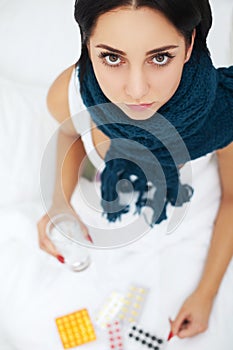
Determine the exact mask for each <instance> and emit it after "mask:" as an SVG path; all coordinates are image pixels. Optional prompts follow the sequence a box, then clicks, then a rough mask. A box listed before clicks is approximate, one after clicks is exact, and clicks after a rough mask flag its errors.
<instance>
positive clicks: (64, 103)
mask: <svg viewBox="0 0 233 350" xmlns="http://www.w3.org/2000/svg"><path fill="white" fill-rule="evenodd" d="M74 68H75V65H72V66H70V67H69V68H67V69H66V70H64V71H63V72H62V73H61V74H60V75H59V76H58V77H57V78H56V79H55V81H54V82H53V84H52V85H51V87H50V88H49V91H48V94H47V106H48V109H49V112H50V113H51V115H52V116H53V117H54V118H55V119H56V120H57V121H58V122H59V123H63V122H64V121H65V120H66V123H65V124H66V125H67V130H64V131H65V132H67V133H69V134H75V133H76V134H77V132H76V131H75V129H74V127H73V123H72V122H71V118H70V109H69V100H68V89H69V82H70V78H71V75H72V72H73V70H74ZM65 129H66V128H65Z"/></svg>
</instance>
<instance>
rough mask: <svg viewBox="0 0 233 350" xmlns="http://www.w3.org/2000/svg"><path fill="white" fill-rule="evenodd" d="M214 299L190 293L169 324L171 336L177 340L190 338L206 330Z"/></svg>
mask: <svg viewBox="0 0 233 350" xmlns="http://www.w3.org/2000/svg"><path fill="white" fill-rule="evenodd" d="M213 301H214V299H213V298H212V297H209V296H206V295H203V294H202V293H201V292H198V291H195V292H194V293H192V294H191V295H190V296H189V297H188V298H187V299H186V300H185V302H184V304H183V305H182V307H181V309H180V311H179V313H178V315H177V316H176V319H175V320H174V321H170V322H171V331H172V333H173V335H176V336H178V337H179V338H186V337H192V336H194V335H197V334H199V333H203V332H205V331H206V330H207V328H208V322H209V317H210V313H211V310H212V306H213Z"/></svg>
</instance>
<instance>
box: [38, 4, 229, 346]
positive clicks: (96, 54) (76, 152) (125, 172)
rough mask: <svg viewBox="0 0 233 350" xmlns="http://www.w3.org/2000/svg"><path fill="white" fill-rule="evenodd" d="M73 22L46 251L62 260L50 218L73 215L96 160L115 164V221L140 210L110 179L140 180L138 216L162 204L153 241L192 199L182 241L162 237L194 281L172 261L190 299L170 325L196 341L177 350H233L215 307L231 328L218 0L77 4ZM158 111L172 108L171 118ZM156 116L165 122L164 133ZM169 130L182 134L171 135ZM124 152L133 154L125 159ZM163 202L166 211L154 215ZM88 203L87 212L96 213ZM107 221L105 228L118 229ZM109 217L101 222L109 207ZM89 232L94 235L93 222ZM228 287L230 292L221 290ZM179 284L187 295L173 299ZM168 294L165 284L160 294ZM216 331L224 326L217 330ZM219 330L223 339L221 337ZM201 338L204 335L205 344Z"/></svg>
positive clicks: (58, 104)
mask: <svg viewBox="0 0 233 350" xmlns="http://www.w3.org/2000/svg"><path fill="white" fill-rule="evenodd" d="M75 18H76V20H77V22H78V24H79V26H80V29H81V36H82V53H81V57H80V60H79V61H78V64H76V65H73V66H71V67H69V68H68V69H67V70H65V71H64V72H63V73H62V74H61V75H60V76H59V77H58V78H57V79H56V81H55V82H54V84H53V85H52V87H51V88H50V90H49V94H48V107H49V110H50V112H51V114H52V115H53V116H54V117H55V118H56V119H57V120H58V121H59V122H60V123H61V128H60V131H59V138H58V161H57V169H58V171H57V181H56V187H55V191H54V197H53V205H52V207H51V208H50V210H49V212H48V213H46V215H45V216H44V217H43V218H42V219H41V220H40V222H39V223H38V231H39V241H40V247H41V248H42V249H44V250H45V251H47V252H48V253H49V254H52V255H54V256H55V257H58V258H59V260H60V261H63V258H62V257H61V256H59V252H57V250H56V249H55V247H54V246H53V244H52V243H51V242H50V241H49V239H48V237H47V236H46V234H45V227H46V224H47V223H48V221H49V220H50V217H51V215H53V213H54V212H57V211H58V210H62V208H63V204H62V203H65V204H64V206H65V205H67V203H68V205H69V207H70V210H71V211H72V210H73V208H72V205H71V204H70V202H71V196H72V194H73V192H74V189H75V186H76V184H77V181H78V173H79V169H80V167H81V164H82V161H83V159H84V158H85V157H86V155H87V156H88V157H89V158H90V160H91V161H92V162H93V164H94V166H96V167H99V164H100V163H101V162H102V163H103V160H105V165H106V167H105V169H104V171H103V172H102V175H101V195H102V206H103V211H104V213H105V216H107V219H108V221H111V222H112V223H111V225H112V227H114V225H117V219H118V218H119V217H122V219H123V220H124V217H127V215H131V213H127V211H128V208H126V207H122V206H121V203H120V202H117V201H116V193H115V192H114V188H112V187H114V186H112V185H111V184H112V183H113V184H114V185H115V184H116V183H117V181H119V180H122V179H123V180H124V179H126V180H128V181H129V182H131V184H132V186H133V187H134V189H135V192H136V193H139V196H138V197H137V198H136V199H135V202H136V203H135V204H136V208H137V210H138V212H139V216H140V215H142V214H140V211H141V209H143V208H144V207H146V206H149V207H151V208H152V210H153V214H152V219H151V220H152V221H151V228H150V232H149V233H148V234H147V235H146V236H145V237H143V239H144V240H147V239H148V240H149V239H150V240H151V241H150V244H152V245H153V244H154V245H156V244H157V243H158V240H159V238H158V237H159V234H158V233H159V232H164V227H165V226H164V225H166V222H167V221H168V220H169V215H170V209H171V205H172V206H175V207H176V209H175V211H176V210H177V211H179V209H180V208H177V207H182V206H183V205H185V204H184V203H189V202H190V207H189V209H188V211H187V214H186V215H185V216H184V218H183V220H182V223H180V224H179V225H178V226H177V228H176V229H175V230H174V232H173V235H172V237H170V238H168V237H165V236H164V237H162V241H163V244H164V245H163V249H164V252H166V253H167V254H172V244H173V243H174V242H175V241H176V240H177V241H176V242H178V243H179V244H180V249H179V250H176V248H174V254H176V255H177V260H179V259H181V260H180V262H182V264H183V265H185V264H186V262H185V261H186V259H187V260H189V261H190V264H191V265H190V266H192V268H193V270H190V275H189V276H184V275H183V276H181V275H182V271H180V274H179V271H178V269H179V268H180V265H179V264H178V263H177V265H176V261H175V260H174V265H173V267H172V268H173V271H171V274H173V275H174V279H175V278H177V284H176V285H174V286H173V288H174V290H173V292H174V296H170V298H171V303H172V304H176V303H178V300H180V299H179V298H181V297H182V298H183V300H182V305H181V307H180V309H179V311H178V312H177V314H176V317H174V318H175V319H174V320H173V321H171V330H172V332H173V334H174V335H177V336H178V337H180V338H187V337H192V339H190V342H188V343H179V345H178V348H179V350H181V349H183V347H182V346H185V349H192V346H193V345H192V344H195V347H193V348H195V349H197V348H198V350H204V349H210V348H211V349H213V348H214V349H219V348H220V347H222V346H223V344H224V345H225V347H226V348H228V349H230V348H231V346H232V344H233V343H232V342H233V339H232V336H230V335H229V334H227V331H224V327H222V326H221V327H220V326H219V327H218V322H217V321H216V322H215V323H214V322H213V324H212V323H210V326H209V320H210V316H211V311H212V310H213V305H215V303H216V305H217V306H216V307H217V308H218V312H219V313H218V317H219V319H221V320H222V319H223V320H225V323H226V327H227V323H228V322H230V321H232V318H231V320H230V315H229V313H228V312H229V310H233V305H232V301H231V303H230V304H228V307H229V309H228V310H227V308H226V307H225V306H224V307H223V305H222V304H221V299H222V298H223V297H224V295H225V296H226V295H227V294H226V293H227V292H226V291H227V290H228V292H229V293H230V294H231V295H232V291H233V283H232V280H230V277H229V276H230V274H231V276H232V273H233V271H232V266H231V265H230V261H231V258H232V254H233V231H232V227H233V215H232V213H233V186H232V177H233V162H232V158H233V145H232V144H231V142H232V140H233V131H232V129H233V126H232V125H233V123H232V119H233V69H232V68H233V67H230V68H228V69H220V70H216V69H215V68H214V67H213V66H212V63H211V59H210V55H209V51H208V48H207V46H206V38H207V35H208V32H209V29H210V27H211V23H212V17H211V10H210V5H209V2H208V0H200V1H199V0H196V1H193V0H188V1H180V0H175V1H172V2H171V1H168V0H108V1H104V0H95V1H94V2H93V1H91V0H78V1H76V4H75ZM103 103H111V104H112V108H113V110H111V109H110V110H107V112H106V113H105V110H104V108H103V110H102V112H103V113H98V111H96V110H95V109H93V110H91V108H90V114H89V117H88V116H86V119H88V118H89V120H88V121H87V120H86V119H85V120H83V119H82V118H80V117H77V118H74V117H73V116H74V115H75V114H78V112H79V111H81V110H82V109H84V108H85V107H91V106H94V105H102V104H103ZM114 106H115V107H117V108H116V109H114ZM156 112H159V115H162V118H161V119H159V115H158V114H156ZM80 115H81V114H80ZM102 115H104V118H102ZM114 118H115V119H114ZM156 118H157V119H156ZM64 121H65V123H63V122H64ZM158 121H160V122H161V124H160V126H159V129H156V126H157V125H158ZM166 121H167V122H169V125H172V126H173V127H174V128H175V130H176V131H177V132H178V136H176V137H177V139H176V140H174V139H173V146H171V147H172V152H174V154H172V158H173V159H171V157H170V156H169V152H167V149H168V148H169V147H170V145H171V143H169V142H170V141H169V140H168V141H166V138H165V137H164V135H162V136H161V139H160V140H158V138H159V137H158V130H162V129H163V122H164V123H165V124H164V128H165V129H164V130H166V131H167V130H168V129H166V127H167V124H166ZM85 123H87V124H88V125H91V132H90V135H91V137H89V138H85V137H83V135H82V134H83V133H84V132H83V130H84V129H85V128H84V127H83V124H85ZM108 123H109V124H108ZM118 123H119V124H118ZM106 124H107V126H106ZM96 125H97V127H96ZM127 125H129V128H128V127H127ZM144 125H145V129H146V130H144ZM137 127H139V128H137ZM148 128H149V129H150V130H148ZM85 130H86V129H85ZM169 130H170V129H169ZM172 130H173V129H172ZM144 132H145V133H146V134H145V135H146V136H145V135H144V134H143V137H144V136H145V137H144V139H143V140H141V139H142V138H143V137H141V136H142V133H144ZM171 134H172V135H173V136H174V134H173V132H171ZM80 135H81V136H82V137H81V138H80V137H79V136H80ZM119 135H120V136H119ZM151 135H152V136H151ZM166 135H167V134H166ZM169 136H170V135H169ZM119 137H120V139H121V140H124V139H125V140H131V141H136V142H137V143H140V144H141V145H142V146H144V147H145V148H148V149H149V151H150V153H152V154H153V155H155V156H156V157H157V159H158V161H159V164H160V166H158V167H155V168H153V166H152V163H151V159H150V158H149V160H147V159H143V160H142V159H140V157H138V158H139V160H138V158H137V156H138V154H139V152H138V151H136V152H133V148H132V149H131V148H129V150H130V151H129V150H128V149H127V148H126V146H127V143H126V144H124V142H122V147H120V146H119V143H118V144H116V146H114V142H113V140H114V139H115V138H119ZM180 139H182V140H183V141H184V145H185V150H187V152H188V155H189V156H190V159H191V162H190V163H189V164H191V166H192V171H193V182H192V183H190V184H187V186H185V185H184V183H183V184H181V182H180V180H179V175H181V176H182V174H183V176H185V175H184V172H185V169H187V168H186V162H187V163H188V157H187V153H186V151H185V152H184V153H185V154H182V155H179V154H178V155H177V154H176V149H178V147H179V146H178V144H179V142H180ZM148 140H149V141H151V142H147V141H148ZM166 142H167V144H166ZM174 142H175V145H177V148H176V147H174ZM176 142H177V143H176ZM90 143H91V144H92V145H94V147H95V152H94V154H93V152H92V154H87V153H88V152H87V150H88V149H90ZM148 144H149V146H148ZM161 144H163V145H162V146H161ZM164 144H165V146H168V147H165V146H164ZM114 147H115V148H117V150H116V154H117V157H116V158H118V160H117V159H115V158H114V155H113V156H112V154H115V153H114V152H113V151H115V150H113V149H112V148H114ZM130 147H131V145H130ZM170 150H171V149H170ZM170 150H169V151H170ZM111 152H113V153H112V154H111ZM129 153H133V156H132V157H131V156H130V155H129ZM177 153H179V152H177ZM119 158H120V159H122V158H126V160H125V161H124V162H123V163H120V160H119ZM134 158H135V159H136V160H135V162H136V163H137V164H139V165H142V167H143V165H144V167H145V169H149V168H150V167H152V170H153V171H150V170H148V174H147V175H148V177H147V179H146V180H145V178H144V177H143V174H142V173H141V172H140V169H138V168H139V167H138V166H136V167H135V166H134V165H132V162H133V161H134ZM141 158H142V157H141ZM145 158H146V157H145ZM144 161H145V162H144ZM138 162H139V163H138ZM102 163H101V164H102ZM60 169H62V172H61V171H60ZM159 169H162V173H163V174H164V177H163V178H162V177H161V178H160V175H158V176H157V173H156V171H158V174H160V173H159V171H160V170H159ZM111 170H112V172H111ZM179 172H180V173H179ZM155 173H156V176H155ZM116 174H117V175H116ZM132 175H134V177H132ZM135 179H136V180H138V181H136V180H135ZM164 179H165V180H164ZM147 180H149V181H147ZM219 180H220V181H219ZM164 183H165V184H166V186H167V187H166V190H164V191H162V192H163V193H160V185H161V186H162V187H163V186H164ZM60 184H62V185H60ZM148 185H149V186H152V187H154V188H156V191H155V192H156V193H157V194H156V195H154V196H152V197H153V198H152V200H151V201H147V200H146V199H145V198H146V194H147V193H148V191H147V190H148ZM193 190H194V192H193ZM220 190H221V193H220ZM122 191H123V190H122ZM156 196H157V197H156ZM64 197H65V199H64ZM111 201H115V203H117V204H116V206H115V207H114V210H113V211H111V205H108V203H109V202H111ZM161 203H162V205H161ZM157 206H158V207H160V210H159V212H156V209H157ZM79 209H80V212H77V214H78V215H79V216H80V220H82V221H83V222H84V221H85V220H86V219H85V215H86V216H88V215H89V216H91V215H92V214H91V210H90V208H87V207H85V205H84V204H82V206H81V205H80V207H79ZM85 210H87V211H88V210H89V211H88V214H85ZM93 215H94V214H93ZM107 219H106V218H105V220H106V227H108V228H109V224H108V221H107ZM99 220H103V218H101V213H99ZM82 221H81V222H82ZM85 222H86V221H85ZM101 222H103V221H101ZM107 225H108V226H107ZM82 227H83V230H84V231H85V233H86V234H87V235H88V230H87V228H86V226H85V225H84V224H83V223H82ZM88 237H89V238H90V236H88ZM192 240H194V241H195V240H197V241H198V242H199V243H198V244H200V245H199V250H200V251H201V252H200V251H198V254H199V253H200V261H199V262H197V259H196V255H197V251H196V252H195V251H192V250H190V249H191V248H190V247H191V245H192ZM194 241H193V242H194ZM189 251H190V252H191V251H192V253H190V254H189ZM103 254H105V252H103ZM182 259H183V260H182ZM162 261H163V263H164V264H165V265H166V259H165V260H161V265H162ZM188 264H189V263H188V262H187V265H188ZM195 264H197V265H195ZM200 266H201V268H200ZM167 268H168V266H167ZM181 268H182V267H181ZM165 269H166V266H165ZM194 271H195V272H194ZM192 272H193V274H192ZM227 273H228V275H227ZM139 274H140V273H139ZM155 274H156V272H155ZM224 275H225V278H224V279H223V277H224ZM178 276H179V277H178ZM197 276H198V277H197ZM155 277H156V276H155ZM185 278H187V281H185V283H186V284H187V286H188V288H187V290H186V291H185V292H184V294H183V295H182V291H181V290H180V287H179V280H180V279H185ZM220 286H221V287H222V289H223V291H224V292H222V294H221V293H220V292H219V291H220ZM87 287H88V286H87ZM176 289H177V291H178V290H179V292H177V293H178V294H179V297H176V296H175V295H176ZM187 291H189V294H187V293H188V292H187ZM190 291H191V292H190ZM166 293H167V291H165V290H163V287H162V284H161V295H162V294H166ZM185 293H186V294H185ZM224 293H225V294H224ZM229 300H230V299H229ZM220 309H221V311H220ZM154 312H155V313H156V310H155V311H154ZM231 316H232V315H231ZM208 326H209V327H210V330H209V333H208V331H207V329H208ZM217 327H218V328H217ZM215 332H219V333H218V336H217V337H216V333H215ZM200 333H203V334H202V335H201V334H200ZM204 334H206V336H205V335H204ZM213 334H215V336H214V337H213V338H211V336H213ZM197 335H198V336H197ZM194 336H197V337H194ZM194 338H196V339H198V341H197V342H196V343H195V341H194ZM178 348H177V349H178ZM174 349H175V347H174Z"/></svg>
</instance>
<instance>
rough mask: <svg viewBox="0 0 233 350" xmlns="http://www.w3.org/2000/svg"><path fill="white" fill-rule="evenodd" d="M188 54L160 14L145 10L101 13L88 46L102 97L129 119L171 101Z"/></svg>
mask: <svg viewBox="0 0 233 350" xmlns="http://www.w3.org/2000/svg"><path fill="white" fill-rule="evenodd" d="M191 50H192V45H191V46H190V47H189V48H187V46H186V44H185V39H184V37H183V36H182V35H181V34H180V33H179V32H178V31H177V29H176V28H175V27H174V26H173V25H172V24H171V23H170V22H169V21H168V20H167V19H166V18H165V17H164V16H163V14H161V13H160V12H158V11H155V10H153V9H150V8H147V7H143V8H140V9H133V8H130V7H127V8H126V7H124V8H123V7H122V8H118V9H115V10H113V11H110V12H107V13H105V14H103V15H101V16H100V17H99V18H98V20H97V23H96V26H95V28H94V31H93V33H92V35H91V37H90V40H89V42H88V51H89V56H90V59H91V61H92V64H93V69H94V72H95V75H96V78H97V81H98V83H99V85H100V87H101V89H102V91H103V93H104V94H105V96H106V97H107V98H108V99H109V100H110V101H111V102H112V103H114V104H117V105H118V106H119V107H120V108H121V109H122V110H123V111H124V112H125V113H126V114H127V115H128V116H129V117H130V118H132V119H147V118H149V117H151V116H152V115H153V114H154V113H155V112H156V111H157V110H158V109H159V108H160V107H162V106H163V105H164V104H165V103H166V102H167V101H168V100H170V98H171V97H172V96H173V94H174V93H175V91H176V90H177V88H178V86H179V83H180V80H181V75H182V70H183V66H184V64H185V62H186V61H188V59H189V57H190V55H191Z"/></svg>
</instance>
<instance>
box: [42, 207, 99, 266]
mask: <svg viewBox="0 0 233 350" xmlns="http://www.w3.org/2000/svg"><path fill="white" fill-rule="evenodd" d="M61 212H64V210H62V209H59V210H58V208H57V207H51V208H50V210H49V211H48V212H47V213H46V214H45V215H44V216H42V218H41V219H40V220H39V221H38V223H37V230H38V240H39V247H40V248H41V249H42V250H44V251H45V252H47V253H48V254H50V255H52V256H54V257H56V258H57V259H58V260H59V261H60V262H62V263H64V257H63V256H61V254H60V252H59V251H58V250H57V248H56V247H55V245H54V244H53V242H52V241H51V240H50V239H49V237H48V236H47V234H46V226H47V224H48V223H49V221H50V220H51V218H52V217H53V216H54V215H57V214H59V213H61ZM65 212H66V213H69V214H72V215H73V216H75V217H76V218H77V220H78V221H79V224H80V226H81V229H82V232H83V233H84V236H85V238H86V239H87V240H88V241H89V242H91V243H93V241H92V239H91V237H90V235H89V233H88V229H87V227H86V226H85V224H84V223H83V222H82V221H81V220H80V218H79V216H78V215H77V213H76V212H75V210H74V209H73V208H72V207H71V206H70V207H69V209H68V208H67V207H66V209H65Z"/></svg>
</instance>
